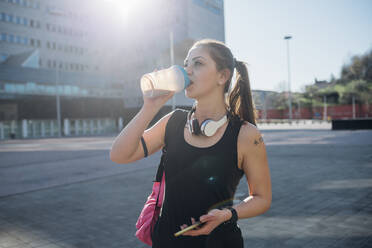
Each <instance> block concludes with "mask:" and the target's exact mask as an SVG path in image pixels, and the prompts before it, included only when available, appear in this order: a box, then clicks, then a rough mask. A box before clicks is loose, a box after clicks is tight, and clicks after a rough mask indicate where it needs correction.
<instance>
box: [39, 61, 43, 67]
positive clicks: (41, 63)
mask: <svg viewBox="0 0 372 248" xmlns="http://www.w3.org/2000/svg"><path fill="white" fill-rule="evenodd" d="M39 66H40V67H42V66H43V62H42V60H41V59H39Z"/></svg>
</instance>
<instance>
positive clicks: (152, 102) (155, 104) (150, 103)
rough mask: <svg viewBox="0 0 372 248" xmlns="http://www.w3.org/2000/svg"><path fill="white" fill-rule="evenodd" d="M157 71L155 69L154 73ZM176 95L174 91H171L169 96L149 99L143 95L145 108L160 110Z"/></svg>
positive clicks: (164, 95)
mask: <svg viewBox="0 0 372 248" xmlns="http://www.w3.org/2000/svg"><path fill="white" fill-rule="evenodd" d="M155 71H157V69H155V70H154V72H155ZM174 94H175V92H174V91H169V92H168V93H167V94H163V95H160V96H156V97H149V96H146V95H143V107H144V108H155V109H160V108H161V107H162V106H163V105H164V104H165V103H166V102H167V101H168V100H169V99H171V98H172V97H173V95H174Z"/></svg>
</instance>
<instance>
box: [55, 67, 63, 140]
mask: <svg viewBox="0 0 372 248" xmlns="http://www.w3.org/2000/svg"><path fill="white" fill-rule="evenodd" d="M58 66H59V65H58V62H57V61H56V84H55V85H56V106H57V122H58V137H61V136H62V135H61V107H60V99H59V92H58Z"/></svg>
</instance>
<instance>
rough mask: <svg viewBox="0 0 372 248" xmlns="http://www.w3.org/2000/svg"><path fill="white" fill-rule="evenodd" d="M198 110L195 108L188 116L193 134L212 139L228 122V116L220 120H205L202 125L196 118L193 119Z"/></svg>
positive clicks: (188, 124) (189, 126)
mask: <svg viewBox="0 0 372 248" xmlns="http://www.w3.org/2000/svg"><path fill="white" fill-rule="evenodd" d="M195 110H196V108H195V107H193V108H192V109H191V110H190V111H189V113H188V114H187V126H188V128H189V131H190V133H191V134H195V135H204V136H208V137H211V136H213V135H214V134H215V133H216V132H217V130H218V129H219V128H220V127H221V126H222V125H223V124H225V123H226V122H227V114H226V115H224V116H223V117H222V118H221V119H220V120H218V121H214V120H211V119H206V120H204V121H203V122H202V123H201V125H199V121H198V119H196V118H191V116H192V114H193V113H194V112H195Z"/></svg>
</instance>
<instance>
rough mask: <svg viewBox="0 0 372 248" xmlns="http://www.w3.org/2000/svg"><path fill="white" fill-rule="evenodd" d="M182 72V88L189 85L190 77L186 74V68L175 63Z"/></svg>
mask: <svg viewBox="0 0 372 248" xmlns="http://www.w3.org/2000/svg"><path fill="white" fill-rule="evenodd" d="M176 66H177V67H178V68H179V69H180V70H181V71H182V73H183V78H184V79H185V86H184V89H185V88H187V86H189V85H190V78H189V75H187V72H186V70H185V69H184V68H183V67H182V66H179V65H176Z"/></svg>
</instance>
